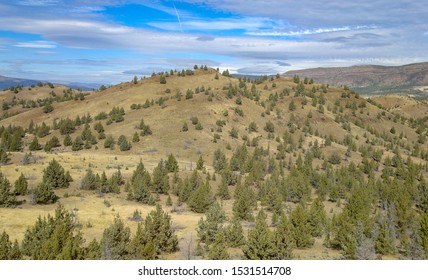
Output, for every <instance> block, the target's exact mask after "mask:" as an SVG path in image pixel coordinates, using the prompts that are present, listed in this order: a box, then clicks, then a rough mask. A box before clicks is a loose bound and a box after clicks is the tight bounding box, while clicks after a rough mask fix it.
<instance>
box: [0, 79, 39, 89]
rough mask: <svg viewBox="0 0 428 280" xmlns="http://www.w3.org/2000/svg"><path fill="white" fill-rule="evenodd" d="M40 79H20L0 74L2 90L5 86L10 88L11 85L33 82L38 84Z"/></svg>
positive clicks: (30, 83) (27, 84)
mask: <svg viewBox="0 0 428 280" xmlns="http://www.w3.org/2000/svg"><path fill="white" fill-rule="evenodd" d="M37 83H38V81H35V80H27V79H18V78H10V77H5V76H0V90H3V89H5V88H9V87H11V86H17V85H23V86H30V85H32V84H37Z"/></svg>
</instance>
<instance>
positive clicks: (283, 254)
mask: <svg viewBox="0 0 428 280" xmlns="http://www.w3.org/2000/svg"><path fill="white" fill-rule="evenodd" d="M274 242H275V248H276V259H278V260H290V259H292V258H293V253H292V248H293V246H294V238H293V225H292V224H291V223H290V221H288V219H287V216H286V215H285V214H284V213H282V214H281V218H280V222H279V224H278V226H277V227H276V230H275V232H274Z"/></svg>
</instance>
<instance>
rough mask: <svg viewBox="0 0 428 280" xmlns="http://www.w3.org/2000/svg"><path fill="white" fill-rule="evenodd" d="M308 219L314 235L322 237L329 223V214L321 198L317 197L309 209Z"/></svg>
mask: <svg viewBox="0 0 428 280" xmlns="http://www.w3.org/2000/svg"><path fill="white" fill-rule="evenodd" d="M308 215H309V217H308V221H309V224H310V225H311V227H312V236H313V237H320V236H321V235H322V234H323V232H324V229H325V227H326V224H327V214H326V212H325V208H324V204H323V203H322V201H321V199H319V198H316V199H315V200H314V201H313V202H312V204H311V207H310V209H309V213H308Z"/></svg>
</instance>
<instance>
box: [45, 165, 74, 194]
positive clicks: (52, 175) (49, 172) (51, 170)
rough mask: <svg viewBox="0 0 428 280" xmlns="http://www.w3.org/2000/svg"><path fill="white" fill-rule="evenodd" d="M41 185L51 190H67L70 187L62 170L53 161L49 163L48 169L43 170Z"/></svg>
mask: <svg viewBox="0 0 428 280" xmlns="http://www.w3.org/2000/svg"><path fill="white" fill-rule="evenodd" d="M43 184H46V185H49V187H51V188H53V189H57V188H67V187H68V186H69V185H70V181H69V179H68V178H67V176H66V173H65V170H64V168H63V167H62V166H61V165H60V164H59V163H58V162H57V161H56V160H55V159H53V160H52V161H50V162H49V165H48V167H47V168H46V169H44V170H43Z"/></svg>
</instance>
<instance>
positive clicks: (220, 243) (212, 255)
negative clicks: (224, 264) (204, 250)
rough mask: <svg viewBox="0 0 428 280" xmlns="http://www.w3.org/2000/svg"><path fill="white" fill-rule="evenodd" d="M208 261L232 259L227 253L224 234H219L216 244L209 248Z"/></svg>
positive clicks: (216, 237)
mask: <svg viewBox="0 0 428 280" xmlns="http://www.w3.org/2000/svg"><path fill="white" fill-rule="evenodd" d="M208 259H210V260H228V259H230V256H229V253H228V252H227V241H226V237H225V234H224V232H221V231H220V232H218V233H217V234H216V236H215V240H214V243H213V244H212V245H211V246H210V247H209V250H208Z"/></svg>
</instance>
